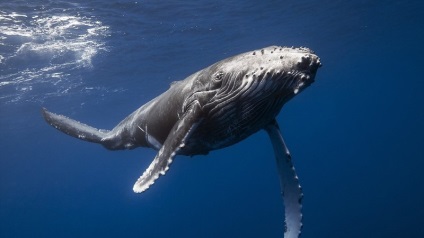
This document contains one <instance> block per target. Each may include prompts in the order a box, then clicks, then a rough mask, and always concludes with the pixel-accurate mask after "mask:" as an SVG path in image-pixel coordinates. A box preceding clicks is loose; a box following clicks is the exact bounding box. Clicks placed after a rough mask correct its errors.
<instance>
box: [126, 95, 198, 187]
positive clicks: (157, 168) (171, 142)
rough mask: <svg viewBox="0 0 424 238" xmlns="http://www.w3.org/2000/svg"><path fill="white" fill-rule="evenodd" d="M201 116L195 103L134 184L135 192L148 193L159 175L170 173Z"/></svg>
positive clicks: (175, 126)
mask: <svg viewBox="0 0 424 238" xmlns="http://www.w3.org/2000/svg"><path fill="white" fill-rule="evenodd" d="M200 115H201V108H200V105H199V104H196V103H195V104H194V105H193V106H192V107H191V108H190V109H189V110H187V112H186V113H185V114H184V116H183V117H182V118H181V119H180V120H179V121H178V122H177V123H176V124H175V125H174V127H173V128H172V130H171V132H170V133H169V135H168V137H167V139H166V140H165V143H164V144H163V146H162V148H161V149H160V150H159V152H158V154H157V155H156V157H155V158H154V159H153V161H152V163H151V164H150V165H149V167H148V168H147V169H146V170H145V171H144V173H143V175H141V177H140V178H139V179H138V180H137V182H136V183H135V184H134V187H133V190H134V192H136V193H142V192H144V191H146V190H147V189H148V188H149V187H150V186H151V185H152V184H153V183H154V182H155V180H156V179H158V178H159V175H164V174H165V173H166V171H168V169H169V165H170V164H171V163H172V160H173V158H174V157H175V155H176V154H177V153H178V150H179V149H181V148H183V147H184V143H185V141H186V139H187V137H188V136H189V135H190V132H191V131H192V130H194V129H195V127H196V125H197V123H198V122H199V120H200Z"/></svg>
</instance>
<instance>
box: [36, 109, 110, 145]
mask: <svg viewBox="0 0 424 238" xmlns="http://www.w3.org/2000/svg"><path fill="white" fill-rule="evenodd" d="M41 112H42V113H43V117H44V119H45V120H46V121H47V123H49V124H50V125H51V126H53V127H55V128H56V129H58V130H60V131H62V132H63V133H66V134H68V135H70V136H73V137H75V138H78V139H80V140H85V141H89V142H95V143H100V144H103V141H102V139H104V138H105V137H106V136H107V133H108V132H109V131H107V130H99V129H96V128H94V127H91V126H89V125H86V124H83V123H81V122H78V121H75V120H73V119H70V118H68V117H65V116H62V115H58V114H55V113H52V112H49V111H47V109H45V108H43V109H42V111H41Z"/></svg>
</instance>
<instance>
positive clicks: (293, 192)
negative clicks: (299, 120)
mask: <svg viewBox="0 0 424 238" xmlns="http://www.w3.org/2000/svg"><path fill="white" fill-rule="evenodd" d="M265 130H266V131H267V132H268V135H269V137H270V139H271V142H272V146H273V148H274V153H275V158H276V161H277V168H278V174H279V177H280V185H281V190H282V195H283V201H284V207H285V231H284V237H285V238H295V237H296V238H297V237H299V235H300V232H301V228H302V212H301V209H302V205H301V200H302V196H303V194H302V189H301V187H300V184H299V179H298V177H297V175H296V171H295V170H294V167H293V164H292V160H291V156H290V152H289V150H288V149H287V146H286V144H285V143H284V139H283V137H282V135H281V132H280V130H279V128H278V124H277V122H276V121H274V122H273V123H271V124H269V125H268V126H267V127H266V128H265Z"/></svg>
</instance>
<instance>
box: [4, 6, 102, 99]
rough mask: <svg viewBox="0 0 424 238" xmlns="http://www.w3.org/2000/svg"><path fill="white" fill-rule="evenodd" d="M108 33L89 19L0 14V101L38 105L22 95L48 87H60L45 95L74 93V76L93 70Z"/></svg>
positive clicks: (96, 21) (57, 15)
mask: <svg viewBox="0 0 424 238" xmlns="http://www.w3.org/2000/svg"><path fill="white" fill-rule="evenodd" d="M34 14H36V13H35V12H34ZM109 34H110V33H109V27H108V26H106V25H104V24H103V23H102V22H101V21H99V20H98V19H95V17H92V16H83V15H80V14H76V13H75V15H72V14H71V13H66V12H65V13H59V12H57V13H53V14H46V15H45V16H44V15H40V14H37V15H32V16H31V15H29V14H21V13H19V12H6V11H2V10H0V48H1V49H0V70H1V72H2V74H1V75H0V95H1V96H0V102H5V103H7V102H17V101H20V100H21V99H24V98H26V100H31V99H36V100H37V98H38V97H42V95H32V96H30V97H29V98H28V97H26V95H28V92H30V91H31V90H33V89H37V88H38V87H40V86H41V85H46V83H47V84H50V85H59V84H60V89H58V88H55V89H52V90H54V91H55V92H47V94H49V93H56V94H59V93H60V92H63V91H66V90H67V89H70V88H75V87H76V84H80V83H81V79H80V78H78V77H75V76H74V75H78V73H80V72H77V71H78V70H81V69H86V70H90V69H92V68H93V64H92V60H93V58H94V57H95V56H96V55H98V54H99V53H100V52H102V51H103V52H104V51H107V47H106V43H105V40H106V38H107V37H108V36H109ZM38 100H42V99H41V98H38Z"/></svg>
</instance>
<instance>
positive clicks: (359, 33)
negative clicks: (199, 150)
mask: <svg viewBox="0 0 424 238" xmlns="http://www.w3.org/2000/svg"><path fill="white" fill-rule="evenodd" d="M423 12H424V3H423V2H422V1H418V0H417V1H341V0H338V1H327V0H325V1H266V0H260V1H259V0H257V1H254V0H247V1H242V0H238V1H206V0H199V1H154V0H148V1H142V0H139V1H113V0H106V1H82V0H73V1H72V0H71V1H54V0H51V1H47V0H44V1H40V0H32V1H10V0H9V1H6V0H1V1H0V131H1V134H0V237H2V238H9V237H143V238H150V237H205V238H208V237H209V238H212V237H214V238H215V237H225V238H233V237H251V238H254V237H255V238H256V237H282V236H283V205H282V201H281V198H280V189H279V184H278V177H277V171H276V168H275V161H274V155H273V151H272V147H271V144H270V142H269V139H268V137H267V135H266V133H264V132H258V133H257V134H255V135H253V136H251V137H250V138H248V139H247V140H245V141H243V142H241V143H239V144H237V145H235V146H232V147H229V148H226V149H222V150H218V151H213V152H211V153H210V154H209V155H207V156H195V157H193V158H190V157H184V156H179V157H177V158H176V160H175V161H174V163H173V165H172V167H171V169H170V171H169V172H168V173H167V175H166V176H164V177H161V178H160V179H159V180H158V181H157V183H156V184H155V185H154V186H153V187H152V188H151V189H149V190H148V191H147V192H145V193H143V194H135V193H133V191H132V186H133V183H134V182H135V180H136V179H137V178H138V177H139V176H140V174H141V172H142V171H143V170H144V169H145V168H146V167H147V166H148V165H149V164H150V162H151V160H152V159H153V157H154V156H155V153H156V152H155V151H153V150H151V149H145V148H140V149H136V150H132V151H108V150H106V149H104V148H103V147H101V146H99V145H96V144H91V143H86V142H83V141H80V140H76V139H74V138H72V137H69V136H66V135H64V134H62V133H60V132H58V131H57V130H54V129H53V128H51V127H50V126H49V125H47V124H46V123H45V122H44V120H43V118H42V117H41V114H40V108H41V107H47V108H48V109H50V110H51V111H53V112H57V113H61V114H65V115H68V116H70V117H72V118H75V119H77V120H80V121H82V122H85V123H87V124H90V125H93V126H95V127H98V128H105V129H111V128H112V127H113V126H115V125H116V124H117V123H118V122H119V121H120V120H121V119H123V118H124V117H125V116H127V115H128V114H129V113H131V112H132V111H133V110H135V109H137V108H138V107H139V106H140V105H142V104H144V103H146V102H147V101H149V100H150V99H152V98H153V97H155V96H157V95H158V94H160V93H161V92H163V91H165V90H166V89H168V87H169V85H170V83H171V82H173V81H175V80H181V79H184V78H185V77H186V76H188V75H190V74H191V73H194V72H196V71H198V70H200V69H202V68H204V67H206V66H208V65H210V64H212V63H215V62H216V61H218V60H221V59H224V58H226V57H229V56H232V55H235V54H238V53H242V52H245V51H249V50H254V49H258V48H261V47H266V46H269V45H285V46H292V45H293V46H306V47H309V48H311V49H313V50H314V51H315V52H316V53H317V55H318V56H320V58H321V61H322V62H323V65H324V66H323V67H322V68H321V69H320V70H319V71H318V74H317V77H316V82H315V83H314V84H313V85H311V86H310V87H309V88H308V89H306V90H305V91H303V92H302V93H301V94H300V95H298V96H296V97H295V98H294V99H293V100H291V101H290V102H289V103H288V104H286V105H285V107H284V108H283V110H282V111H281V113H280V115H279V117H278V118H277V120H278V122H279V124H280V126H281V129H282V131H283V134H284V136H285V140H286V142H287V144H288V146H289V148H290V150H291V152H292V155H293V159H294V163H295V166H296V169H297V172H298V175H299V178H300V182H301V184H302V186H303V192H304V199H303V214H304V219H303V223H304V228H303V233H302V237H305V238H308V237H313V238H320V237H325V238H340V237H343V238H358V237H370V238H375V237H396V238H398V237H408V238H411V237H417V238H418V237H420V238H421V237H424V226H423V224H424V169H423V168H424V93H423V90H424V76H423V73H422V71H423V67H424V57H423V55H424V47H423V42H424V14H423Z"/></svg>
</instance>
